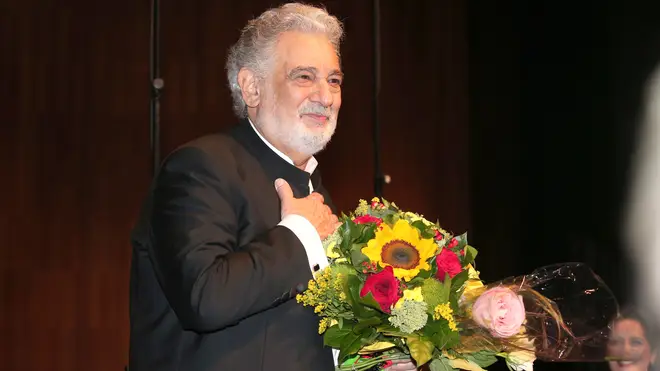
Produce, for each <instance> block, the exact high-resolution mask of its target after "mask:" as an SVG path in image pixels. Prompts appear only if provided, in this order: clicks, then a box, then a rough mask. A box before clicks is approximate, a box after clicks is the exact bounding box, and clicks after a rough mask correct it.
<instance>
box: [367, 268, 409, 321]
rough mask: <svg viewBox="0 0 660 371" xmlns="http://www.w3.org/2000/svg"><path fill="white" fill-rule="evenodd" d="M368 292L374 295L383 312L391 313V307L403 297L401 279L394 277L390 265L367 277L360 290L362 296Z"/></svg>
mask: <svg viewBox="0 0 660 371" xmlns="http://www.w3.org/2000/svg"><path fill="white" fill-rule="evenodd" d="M368 293H371V295H373V297H374V299H375V300H376V302H377V303H378V305H380V309H382V310H383V312H385V313H390V307H391V306H392V305H393V304H394V303H396V302H397V301H398V300H399V298H401V296H400V295H399V280H397V279H396V277H394V270H393V269H392V267H391V266H389V265H388V266H387V267H385V268H384V269H383V270H382V271H380V272H378V273H374V274H372V275H370V276H369V277H367V280H366V281H365V282H364V287H362V290H360V297H365V296H366V295H367V294H368Z"/></svg>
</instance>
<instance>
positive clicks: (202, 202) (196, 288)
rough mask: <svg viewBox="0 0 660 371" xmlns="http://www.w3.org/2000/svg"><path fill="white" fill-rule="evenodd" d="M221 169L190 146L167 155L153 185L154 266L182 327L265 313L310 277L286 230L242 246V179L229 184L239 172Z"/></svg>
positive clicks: (215, 326) (220, 324) (203, 327)
mask: <svg viewBox="0 0 660 371" xmlns="http://www.w3.org/2000/svg"><path fill="white" fill-rule="evenodd" d="M224 167H228V166H224ZM229 167H230V166H229ZM220 172H221V171H219V169H218V167H216V166H214V164H212V163H211V160H210V159H209V156H208V155H207V154H206V153H205V152H202V151H201V150H199V149H196V148H194V147H190V148H184V149H181V150H179V151H177V152H175V153H174V154H172V155H171V156H170V157H169V158H168V159H167V161H166V163H165V164H164V165H163V167H162V168H161V170H160V172H159V174H158V176H157V179H156V184H155V186H154V190H153V191H154V193H153V199H152V215H151V223H150V224H151V239H152V251H151V252H150V253H151V255H152V260H153V264H154V266H155V270H156V272H157V276H158V278H159V281H160V283H161V285H162V287H163V290H164V292H165V296H166V297H167V299H168V301H169V302H170V305H171V306H172V308H173V310H174V311H175V313H176V314H177V316H178V317H179V319H180V321H181V323H182V324H183V327H184V328H185V329H187V330H193V331H197V332H209V331H216V330H219V329H222V328H224V327H226V326H230V325H232V324H236V323H237V322H239V321H240V320H241V319H243V318H246V317H248V316H250V315H253V314H255V313H258V312H261V311H264V310H267V309H268V308H270V307H273V306H275V305H277V304H278V303H281V302H283V301H285V300H287V299H289V298H290V297H291V296H292V295H291V293H292V292H294V293H295V288H296V287H298V288H300V287H301V284H302V285H304V286H306V284H307V281H308V280H309V279H310V278H311V277H312V275H311V272H310V270H309V267H308V261H307V256H306V253H305V250H304V247H303V246H302V244H301V242H300V241H299V240H298V238H297V237H296V235H295V234H294V233H293V232H292V231H291V230H289V229H288V228H286V227H283V226H275V227H273V228H272V229H270V230H268V231H266V232H265V233H263V234H261V235H259V236H258V237H257V238H255V239H254V240H253V241H250V242H248V243H246V244H244V245H242V246H239V245H238V241H237V236H238V234H239V231H240V228H241V226H240V225H239V220H240V219H239V215H238V214H239V213H240V212H241V210H240V208H241V204H242V202H241V201H240V200H239V199H238V198H240V197H242V196H240V193H239V192H238V190H237V189H236V188H237V187H239V184H238V182H237V181H233V182H232V181H228V179H230V178H233V179H236V178H237V177H236V176H233V177H232V176H228V175H227V174H225V175H224V176H223V174H220ZM232 183H233V184H232ZM273 191H274V188H273Z"/></svg>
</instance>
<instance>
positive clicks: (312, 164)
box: [248, 117, 319, 174]
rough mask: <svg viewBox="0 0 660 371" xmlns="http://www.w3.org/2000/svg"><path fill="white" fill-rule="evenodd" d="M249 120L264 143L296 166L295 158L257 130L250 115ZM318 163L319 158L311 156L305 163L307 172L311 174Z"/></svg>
mask: <svg viewBox="0 0 660 371" xmlns="http://www.w3.org/2000/svg"><path fill="white" fill-rule="evenodd" d="M248 122H249V123H250V126H251V127H252V130H254V132H255V133H257V135H258V136H259V138H261V140H262V141H263V142H264V143H266V145H267V146H268V148H270V149H271V150H273V152H275V153H276V154H277V155H278V156H280V157H281V158H283V159H284V160H286V162H288V163H290V164H291V165H294V166H295V164H294V163H293V160H292V159H291V158H290V157H289V156H287V155H285V154H284V153H282V151H280V150H278V149H277V148H275V146H273V145H272V144H270V142H269V141H268V140H266V138H264V137H263V136H262V135H261V133H260V132H259V130H257V128H256V127H255V126H254V123H252V120H251V119H250V118H249V117H248ZM318 165H319V162H318V160H316V158H315V157H314V156H312V157H310V159H309V160H308V161H307V165H305V172H307V173H309V174H312V173H313V172H314V170H315V169H316V167H317V166H318Z"/></svg>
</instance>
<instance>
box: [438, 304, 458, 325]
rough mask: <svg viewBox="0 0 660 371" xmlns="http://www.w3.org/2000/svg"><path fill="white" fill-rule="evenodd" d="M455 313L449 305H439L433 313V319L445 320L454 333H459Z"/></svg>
mask: <svg viewBox="0 0 660 371" xmlns="http://www.w3.org/2000/svg"><path fill="white" fill-rule="evenodd" d="M453 314H454V311H453V310H452V309H451V307H450V306H449V303H443V304H438V305H437V306H436V307H435V310H434V311H433V319H434V320H439V319H440V318H444V319H446V320H447V322H448V323H449V329H450V330H452V331H458V327H457V326H456V321H455V320H454V316H453Z"/></svg>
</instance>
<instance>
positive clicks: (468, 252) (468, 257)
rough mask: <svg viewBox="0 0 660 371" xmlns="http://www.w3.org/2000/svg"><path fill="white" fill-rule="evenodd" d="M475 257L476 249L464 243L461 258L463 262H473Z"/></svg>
mask: <svg viewBox="0 0 660 371" xmlns="http://www.w3.org/2000/svg"><path fill="white" fill-rule="evenodd" d="M476 257H477V249H475V248H474V247H472V246H470V245H465V258H464V259H463V263H464V264H470V263H472V262H474V259H475V258H476Z"/></svg>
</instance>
